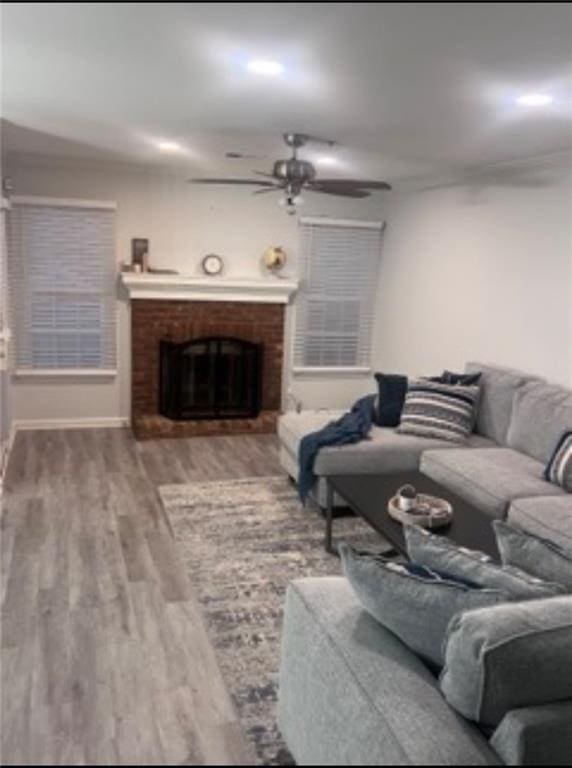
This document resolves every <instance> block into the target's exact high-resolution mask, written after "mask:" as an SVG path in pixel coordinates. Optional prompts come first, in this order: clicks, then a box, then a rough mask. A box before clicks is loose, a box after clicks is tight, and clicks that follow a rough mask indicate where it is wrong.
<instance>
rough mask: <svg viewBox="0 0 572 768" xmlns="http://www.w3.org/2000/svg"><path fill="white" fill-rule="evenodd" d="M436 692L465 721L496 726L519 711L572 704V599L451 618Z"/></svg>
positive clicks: (501, 607) (532, 602) (512, 605)
mask: <svg viewBox="0 0 572 768" xmlns="http://www.w3.org/2000/svg"><path fill="white" fill-rule="evenodd" d="M446 644H447V645H446V653H445V668H444V670H443V672H442V673H441V679H440V686H441V690H442V692H443V694H444V696H445V698H446V699H447V701H448V703H449V704H450V705H451V706H452V707H453V708H454V709H456V710H457V712H459V713H460V714H461V715H463V717H465V718H467V719H468V720H474V721H475V722H477V723H480V724H481V725H486V726H496V725H498V723H500V721H501V720H502V719H503V717H504V715H505V714H506V713H507V712H510V711H511V710H513V709H517V708H520V707H527V706H534V705H539V704H547V703H550V702H554V701H563V700H566V699H572V652H571V649H572V597H570V596H565V597H551V598H548V599H546V600H530V601H526V602H519V603H510V604H505V605H498V606H494V607H492V608H480V609H478V610H475V611H468V612H465V613H463V614H460V615H459V616H456V617H455V618H454V619H453V621H452V622H451V625H450V627H449V630H448V633H447V638H446Z"/></svg>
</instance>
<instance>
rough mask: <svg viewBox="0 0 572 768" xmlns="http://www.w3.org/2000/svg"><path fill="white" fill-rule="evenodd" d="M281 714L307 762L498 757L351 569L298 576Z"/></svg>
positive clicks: (290, 598) (295, 750) (460, 761)
mask: <svg viewBox="0 0 572 768" xmlns="http://www.w3.org/2000/svg"><path fill="white" fill-rule="evenodd" d="M278 722H279V727H280V729H281V731H282V735H283V736H284V738H285V740H286V743H287V745H288V747H289V749H290V751H291V752H292V754H293V756H294V758H295V759H296V762H297V763H298V765H497V764H498V763H499V761H498V757H497V756H496V754H495V753H494V752H493V751H492V750H491V749H490V747H489V745H488V743H487V741H486V739H485V738H484V737H483V736H482V734H481V733H480V732H479V731H478V730H477V729H476V728H475V727H473V726H472V725H470V724H468V723H466V722H465V721H463V719H462V718H461V717H459V716H458V715H456V713H455V712H454V711H453V710H452V709H451V708H450V707H449V706H448V705H447V703H446V702H445V700H444V699H443V697H442V695H441V693H440V691H439V688H438V684H437V681H436V680H435V678H434V676H433V675H432V674H431V673H430V672H429V670H428V669H427V668H426V667H425V666H424V664H423V663H422V662H421V661H420V660H419V659H418V658H417V656H415V655H414V654H413V653H411V651H409V650H408V649H407V648H406V647H405V646H404V645H403V644H402V643H401V642H400V640H398V639H397V638H396V637H395V636H394V635H392V634H391V633H390V632H389V631H387V630H386V629H384V627H382V626H381V625H380V624H379V623H378V622H376V621H375V620H374V619H372V618H371V617H370V616H369V615H368V614H366V613H365V612H364V611H363V609H362V608H361V606H360V604H359V602H358V600H357V598H356V597H355V595H354V593H353V591H352V589H351V587H350V586H349V584H348V582H347V581H346V579H343V578H319V579H302V580H300V581H296V582H293V583H292V584H291V585H290V587H289V590H288V594H287V598H286V612H285V621H284V630H283V637H282V658H281V670H280V688H279V704H278Z"/></svg>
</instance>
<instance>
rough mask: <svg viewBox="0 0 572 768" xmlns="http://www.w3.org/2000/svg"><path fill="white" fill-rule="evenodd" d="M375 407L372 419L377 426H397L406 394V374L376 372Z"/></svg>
mask: <svg viewBox="0 0 572 768" xmlns="http://www.w3.org/2000/svg"><path fill="white" fill-rule="evenodd" d="M375 380H376V382H377V393H378V397H377V407H376V408H375V414H374V420H375V423H376V424H377V426H378V427H397V426H398V425H399V422H400V420H401V411H402V410H403V403H404V402H405V395H406V394H407V376H399V375H397V374H388V373H376V374H375Z"/></svg>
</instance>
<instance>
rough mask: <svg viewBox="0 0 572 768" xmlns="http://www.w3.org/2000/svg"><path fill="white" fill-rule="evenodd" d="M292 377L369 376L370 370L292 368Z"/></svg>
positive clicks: (357, 368)
mask: <svg viewBox="0 0 572 768" xmlns="http://www.w3.org/2000/svg"><path fill="white" fill-rule="evenodd" d="M292 373H293V374H294V376H315V377H334V376H335V377H343V376H371V374H372V368H367V367H344V366H338V367H331V368H327V367H324V368H322V367H307V368H306V367H294V368H293V369H292Z"/></svg>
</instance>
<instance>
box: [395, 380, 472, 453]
mask: <svg viewBox="0 0 572 768" xmlns="http://www.w3.org/2000/svg"><path fill="white" fill-rule="evenodd" d="M478 400H479V387H478V386H461V385H453V384H442V383H440V382H433V381H427V380H426V379H411V380H410V382H409V388H408V390H407V395H406V396H405V404H404V406H403V411H402V412H401V423H400V425H399V427H398V428H397V431H398V432H399V433H400V434H402V435H419V436H420V437H432V438H437V439H439V440H450V441H451V442H454V443H462V442H463V441H464V440H466V439H467V438H468V437H469V435H470V434H471V432H472V431H473V427H474V424H475V417H476V409H477V403H478Z"/></svg>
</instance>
